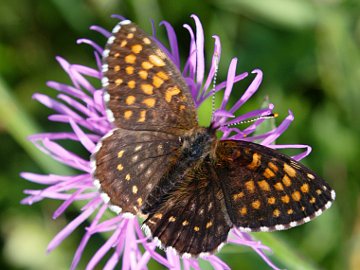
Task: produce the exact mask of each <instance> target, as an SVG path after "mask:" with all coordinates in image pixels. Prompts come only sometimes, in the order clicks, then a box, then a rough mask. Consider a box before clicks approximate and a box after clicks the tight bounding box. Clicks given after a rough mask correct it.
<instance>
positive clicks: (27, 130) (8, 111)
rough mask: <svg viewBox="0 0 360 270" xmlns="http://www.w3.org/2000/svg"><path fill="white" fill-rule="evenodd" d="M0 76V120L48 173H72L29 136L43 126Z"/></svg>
mask: <svg viewBox="0 0 360 270" xmlns="http://www.w3.org/2000/svg"><path fill="white" fill-rule="evenodd" d="M28 115H29V114H27V113H26V112H25V111H24V109H23V107H22V106H21V105H20V104H19V103H18V102H17V100H16V98H15V97H14V96H13V95H12V94H11V92H10V89H9V87H8V86H7V85H6V83H5V81H4V80H3V79H2V78H1V77H0V122H1V123H2V125H3V126H4V128H5V129H6V131H7V132H8V133H9V134H10V135H11V136H12V137H13V138H14V139H15V141H17V143H18V144H19V145H21V146H22V147H23V148H24V150H25V151H26V152H27V153H28V154H29V156H31V157H32V159H33V160H34V161H35V162H36V163H37V164H38V165H39V166H40V167H41V168H42V169H43V170H44V172H47V173H61V174H70V173H71V171H70V170H69V169H68V168H67V167H66V166H63V165H62V164H60V163H58V162H56V161H54V160H53V159H51V158H49V157H48V156H46V155H45V154H43V153H42V152H40V151H39V150H38V149H37V148H36V147H35V146H34V145H33V144H32V143H31V142H29V141H28V140H27V136H29V135H31V134H35V133H39V132H40V130H41V128H40V127H39V126H38V125H37V124H36V123H35V122H34V120H33V119H32V118H30V117H29V116H28Z"/></svg>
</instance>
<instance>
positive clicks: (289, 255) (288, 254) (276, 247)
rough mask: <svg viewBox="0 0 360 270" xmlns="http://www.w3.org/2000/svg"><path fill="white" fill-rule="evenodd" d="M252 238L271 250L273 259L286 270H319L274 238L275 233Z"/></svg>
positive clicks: (257, 234)
mask: <svg viewBox="0 0 360 270" xmlns="http://www.w3.org/2000/svg"><path fill="white" fill-rule="evenodd" d="M252 236H253V237H254V238H256V239H258V240H260V241H261V242H262V243H263V244H264V245H266V246H268V247H269V248H271V249H272V251H273V253H274V254H273V257H276V259H277V260H278V261H280V263H281V264H283V265H285V267H286V269H292V270H319V268H318V267H316V266H315V265H314V264H313V263H312V262H311V261H310V260H309V258H306V257H304V256H302V255H301V254H299V253H298V252H297V251H295V249H294V248H293V247H292V246H290V244H289V243H286V242H285V241H284V240H283V239H281V238H280V237H278V236H276V235H275V233H256V234H252Z"/></svg>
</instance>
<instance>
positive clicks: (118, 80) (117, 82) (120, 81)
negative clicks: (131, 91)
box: [115, 79, 124, 86]
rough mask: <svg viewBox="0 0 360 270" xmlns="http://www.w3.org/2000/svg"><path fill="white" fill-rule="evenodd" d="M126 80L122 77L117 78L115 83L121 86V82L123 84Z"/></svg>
mask: <svg viewBox="0 0 360 270" xmlns="http://www.w3.org/2000/svg"><path fill="white" fill-rule="evenodd" d="M123 82H124V81H123V80H122V79H116V80H115V84H116V86H119V85H120V84H122V83H123Z"/></svg>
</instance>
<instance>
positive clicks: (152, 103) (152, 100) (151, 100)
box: [142, 98, 156, 108]
mask: <svg viewBox="0 0 360 270" xmlns="http://www.w3.org/2000/svg"><path fill="white" fill-rule="evenodd" d="M155 102H156V101H155V98H147V99H144V100H143V101H142V103H144V104H145V105H146V106H147V107H148V108H153V107H154V106H155Z"/></svg>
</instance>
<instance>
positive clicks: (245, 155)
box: [216, 141, 335, 231]
mask: <svg viewBox="0 0 360 270" xmlns="http://www.w3.org/2000/svg"><path fill="white" fill-rule="evenodd" d="M216 171H217V174H218V175H219V178H221V179H222V181H221V183H222V189H223V192H224V194H225V201H226V207H227V211H228V214H229V216H230V219H231V221H232V223H233V224H234V225H235V226H237V227H240V229H243V230H245V231H272V230H281V229H287V228H289V227H294V226H297V225H300V224H302V223H304V222H308V221H310V220H311V219H312V218H314V217H316V216H318V215H320V214H321V213H322V211H323V210H325V209H327V208H329V207H330V206H331V202H332V201H333V200H334V199H335V192H334V191H333V190H331V188H330V186H329V185H328V184H327V183H326V182H325V181H324V180H322V179H321V178H319V177H318V176H317V175H316V174H315V173H314V172H312V171H311V170H309V169H308V168H306V167H305V166H303V165H302V164H300V163H299V162H297V161H295V160H293V159H292V158H290V157H288V156H286V155H284V154H282V153H279V152H277V151H275V150H273V149H270V148H268V147H265V146H262V145H259V144H255V143H251V142H246V141H220V142H219V143H218V145H217V149H216Z"/></svg>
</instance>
